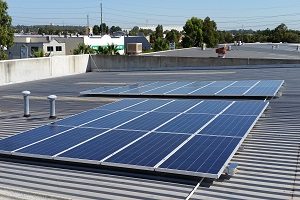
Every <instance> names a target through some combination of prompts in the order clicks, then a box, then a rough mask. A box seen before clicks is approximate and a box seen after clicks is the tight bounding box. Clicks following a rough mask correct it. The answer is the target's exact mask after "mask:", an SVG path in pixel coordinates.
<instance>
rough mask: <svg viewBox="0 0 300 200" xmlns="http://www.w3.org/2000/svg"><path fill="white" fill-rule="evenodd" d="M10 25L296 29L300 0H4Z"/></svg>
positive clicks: (298, 26)
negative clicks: (197, 23)
mask: <svg viewBox="0 0 300 200" xmlns="http://www.w3.org/2000/svg"><path fill="white" fill-rule="evenodd" d="M6 2H7V3H8V6H9V10H8V12H9V14H10V15H11V16H12V18H13V25H41V24H42V25H45V24H50V23H52V24H54V25H87V21H88V20H87V15H88V16H89V24H90V26H93V25H95V24H98V25H99V24H100V16H101V11H100V10H101V9H100V3H101V2H102V5H103V22H105V23H106V24H107V25H108V26H113V25H114V26H120V27H122V28H123V29H131V28H132V27H134V26H139V27H149V26H153V27H155V26H157V24H162V25H163V26H165V27H182V26H183V25H184V24H185V22H186V20H187V19H189V18H191V17H193V16H195V17H198V18H202V19H204V18H205V17H207V16H209V17H210V18H211V19H212V20H214V21H215V22H216V23H217V26H218V29H219V30H232V29H253V30H259V29H260V30H262V29H266V28H270V29H273V28H275V27H276V26H278V25H279V24H280V23H285V24H286V25H287V26H288V28H291V29H297V30H300V0H227V1H225V0H214V1H213V0H184V1H182V0H149V1H146V0H102V1H101V0H48V1H46V0H6Z"/></svg>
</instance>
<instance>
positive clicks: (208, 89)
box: [191, 87, 224, 95]
mask: <svg viewBox="0 0 300 200" xmlns="http://www.w3.org/2000/svg"><path fill="white" fill-rule="evenodd" d="M223 88H224V87H205V88H202V89H200V90H196V91H194V92H193V93H191V95H196V94H197V95H198V94H199V95H205V94H209V95H215V93H216V92H218V91H220V90H222V89H223Z"/></svg>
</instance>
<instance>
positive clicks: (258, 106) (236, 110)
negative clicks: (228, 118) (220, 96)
mask: <svg viewBox="0 0 300 200" xmlns="http://www.w3.org/2000/svg"><path fill="white" fill-rule="evenodd" d="M265 107H266V103H265V102H263V101H252V102H251V103H249V102H247V101H244V102H243V101H240V102H235V103H234V104H233V105H232V106H230V108H228V109H227V110H226V111H225V112H224V113H223V114H228V115H259V114H260V113H261V112H262V110H264V108H265Z"/></svg>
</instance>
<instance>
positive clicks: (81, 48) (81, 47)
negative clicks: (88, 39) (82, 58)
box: [73, 43, 95, 55]
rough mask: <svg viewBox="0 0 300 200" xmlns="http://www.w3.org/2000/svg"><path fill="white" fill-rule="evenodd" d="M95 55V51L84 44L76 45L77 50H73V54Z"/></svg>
mask: <svg viewBox="0 0 300 200" xmlns="http://www.w3.org/2000/svg"><path fill="white" fill-rule="evenodd" d="M92 53H95V50H94V49H92V48H91V46H89V45H85V44H84V43H81V44H79V45H78V47H77V49H74V51H73V54H74V55H78V54H92Z"/></svg>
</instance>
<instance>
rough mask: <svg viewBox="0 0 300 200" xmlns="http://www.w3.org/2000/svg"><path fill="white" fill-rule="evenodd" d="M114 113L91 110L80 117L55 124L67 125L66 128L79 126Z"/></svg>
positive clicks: (69, 118) (73, 117)
mask: <svg viewBox="0 0 300 200" xmlns="http://www.w3.org/2000/svg"><path fill="white" fill-rule="evenodd" d="M113 112H114V111H109V110H89V111H87V112H84V113H81V114H80V115H79V116H77V115H75V116H72V117H68V118H66V119H63V120H60V121H58V122H55V123H53V124H55V125H66V126H78V125H81V124H84V123H87V122H89V121H91V120H94V119H97V118H99V117H103V116H106V115H108V114H111V113H113Z"/></svg>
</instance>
